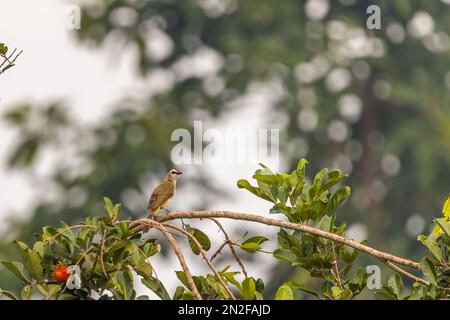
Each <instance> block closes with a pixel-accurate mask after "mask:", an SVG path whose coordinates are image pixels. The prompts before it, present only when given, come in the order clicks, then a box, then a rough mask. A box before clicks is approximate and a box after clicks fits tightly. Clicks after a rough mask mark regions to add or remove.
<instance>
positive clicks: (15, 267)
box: [2, 261, 31, 284]
mask: <svg viewBox="0 0 450 320" xmlns="http://www.w3.org/2000/svg"><path fill="white" fill-rule="evenodd" d="M2 264H3V265H4V266H5V268H6V269H8V270H9V271H11V272H12V273H13V274H14V275H15V276H16V277H17V278H19V279H20V280H22V281H23V282H25V283H27V284H30V283H31V281H30V280H29V279H28V277H27V275H26V274H25V269H24V266H23V264H22V263H20V262H10V261H2Z"/></svg>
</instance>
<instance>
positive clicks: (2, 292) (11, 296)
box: [0, 289, 19, 300]
mask: <svg viewBox="0 0 450 320" xmlns="http://www.w3.org/2000/svg"><path fill="white" fill-rule="evenodd" d="M2 296H5V297H7V298H9V299H11V300H19V298H17V297H16V295H15V294H14V293H12V292H10V291H6V290H3V289H0V298H1V297H2Z"/></svg>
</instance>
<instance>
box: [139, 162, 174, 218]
mask: <svg viewBox="0 0 450 320" xmlns="http://www.w3.org/2000/svg"><path fill="white" fill-rule="evenodd" d="M180 174H181V172H180V171H178V170H175V169H172V170H170V171H169V173H168V174H167V176H166V177H165V178H164V180H163V181H162V182H161V183H160V184H159V185H158V186H157V187H156V188H155V189H154V190H153V192H152V194H151V196H150V200H149V201H148V207H147V212H148V218H149V219H153V218H154V217H155V216H156V214H157V213H158V211H159V210H161V209H166V208H167V205H168V204H169V202H170V200H171V199H172V197H173V196H174V194H175V190H176V185H177V178H178V176H179V175H180Z"/></svg>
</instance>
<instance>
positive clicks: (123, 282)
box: [113, 270, 134, 300]
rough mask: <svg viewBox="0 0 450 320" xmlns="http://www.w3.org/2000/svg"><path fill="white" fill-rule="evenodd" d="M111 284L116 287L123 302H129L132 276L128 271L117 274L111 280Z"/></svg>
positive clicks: (131, 292) (131, 290)
mask: <svg viewBox="0 0 450 320" xmlns="http://www.w3.org/2000/svg"><path fill="white" fill-rule="evenodd" d="M113 282H114V284H115V285H116V287H117V290H118V291H119V292H120V294H121V295H122V297H123V299H124V300H131V296H132V294H133V291H134V289H133V276H132V275H131V272H129V270H125V271H121V272H117V273H116V276H115V277H114V278H113Z"/></svg>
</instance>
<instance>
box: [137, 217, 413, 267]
mask: <svg viewBox="0 0 450 320" xmlns="http://www.w3.org/2000/svg"><path fill="white" fill-rule="evenodd" d="M189 218H191V219H192V218H193V219H198V218H226V219H233V220H244V221H252V222H256V223H261V224H265V225H270V226H276V227H280V228H285V229H291V230H298V231H302V232H305V233H308V234H312V235H315V236H318V237H321V238H325V239H328V240H332V241H336V242H339V243H342V244H344V245H346V246H349V247H352V248H354V249H356V250H358V251H361V252H364V253H366V254H369V255H371V256H373V257H376V258H378V259H383V260H385V261H391V262H394V263H397V264H401V265H404V266H407V267H410V268H413V269H418V270H419V269H420V264H419V263H417V262H414V261H412V260H409V259H404V258H400V257H397V256H395V255H392V254H389V253H386V252H382V251H379V250H376V249H374V248H371V247H369V246H365V245H363V244H360V243H358V242H356V241H354V240H352V239H348V238H344V237H341V236H339V235H337V234H334V233H330V232H326V231H323V230H320V229H317V228H313V227H310V226H307V225H302V224H298V223H292V222H288V221H282V220H278V219H271V218H266V217H263V216H258V215H254V214H248V213H239V212H230V211H177V212H171V213H169V214H166V215H163V216H161V217H160V218H159V220H158V221H159V222H166V221H169V220H174V219H189ZM139 221H141V223H142V222H143V223H145V222H146V221H150V220H148V219H140V220H139ZM138 228H140V229H142V227H138Z"/></svg>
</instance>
